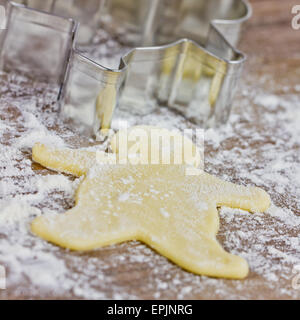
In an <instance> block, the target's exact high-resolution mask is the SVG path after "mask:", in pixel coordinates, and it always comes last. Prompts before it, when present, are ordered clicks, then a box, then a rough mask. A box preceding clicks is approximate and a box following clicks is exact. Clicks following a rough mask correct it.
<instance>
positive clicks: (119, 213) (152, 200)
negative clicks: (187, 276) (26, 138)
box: [32, 144, 270, 279]
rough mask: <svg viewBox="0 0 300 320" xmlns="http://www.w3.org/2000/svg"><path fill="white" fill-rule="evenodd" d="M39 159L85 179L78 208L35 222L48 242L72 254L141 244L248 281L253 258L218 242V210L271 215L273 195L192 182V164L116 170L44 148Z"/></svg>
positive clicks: (101, 157)
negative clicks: (188, 168)
mask: <svg viewBox="0 0 300 320" xmlns="http://www.w3.org/2000/svg"><path fill="white" fill-rule="evenodd" d="M33 159H34V160H35V161H36V162H38V163H40V164H42V165H43V166H45V167H47V168H50V169H53V170H56V171H60V172H66V173H71V174H73V175H76V176H81V175H84V176H85V178H84V179H83V181H82V182H81V184H80V186H79V189H78V191H77V194H76V205H75V207H74V208H72V209H70V210H69V211H67V212H66V213H65V214H56V215H44V216H41V217H38V218H36V219H35V220H34V221H33V223H32V231H33V233H34V234H36V235H38V236H40V237H41V238H43V239H45V240H47V241H50V242H52V243H54V244H57V245H59V246H61V247H64V248H68V249H72V250H92V249H96V248H100V247H103V246H108V245H112V244H117V243H121V242H125V241H130V240H139V241H142V242H144V243H146V244H148V245H149V246H150V247H152V248H153V249H155V250H156V251H157V252H159V253H160V254H162V255H163V256H165V257H167V258H168V259H170V260H171V261H173V262H174V263H176V264H177V265H179V266H181V267H182V268H184V269H185V270H188V271H191V272H193V273H195V274H199V275H206V276H212V277H222V278H230V279H242V278H245V277H246V276H247V274H248V264H247V262H246V260H244V259H243V258H241V257H238V256H235V255H232V254H229V253H227V252H226V251H224V249H223V248H222V247H221V246H220V244H219V243H218V242H217V240H216V234H217V232H218V229H219V217H218V211H217V207H218V206H228V207H232V208H240V209H243V210H247V211H250V212H263V211H265V210H267V209H268V207H269V205H270V197H269V196H268V194H267V193H266V192H265V191H263V190H262V189H259V188H256V187H249V188H247V187H244V186H238V185H235V184H232V183H230V182H225V181H222V180H220V179H218V178H216V177H214V176H211V175H209V174H207V173H204V172H203V173H202V174H200V175H194V176H188V175H186V171H185V169H186V166H185V165H162V164H158V165H151V164H150V165H131V164H127V165H120V164H115V163H114V160H115V155H114V154H109V155H108V154H105V153H97V154H96V153H95V152H91V151H86V150H83V149H82V150H80V149H79V150H71V149H54V148H49V147H46V146H44V145H41V144H36V145H35V146H34V148H33ZM96 159H97V161H96ZM100 163H102V164H100Z"/></svg>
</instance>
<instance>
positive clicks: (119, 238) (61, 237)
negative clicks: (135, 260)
mask: <svg viewBox="0 0 300 320" xmlns="http://www.w3.org/2000/svg"><path fill="white" fill-rule="evenodd" d="M114 218H115V217H109V216H108V217H107V219H103V216H101V215H99V212H96V211H94V212H91V211H89V210H87V209H86V208H82V207H80V206H76V207H74V208H73V209H71V210H69V211H67V212H66V213H64V214H57V215H55V216H53V215H50V216H48V217H47V216H40V217H38V218H36V219H35V220H34V221H33V223H32V225H31V230H32V232H33V233H34V234H36V235H37V236H39V237H41V238H43V239H45V240H47V241H49V242H52V243H54V244H56V245H59V246H61V247H64V248H67V249H70V250H79V251H86V250H92V249H97V248H101V247H104V246H108V245H113V244H117V243H121V242H125V241H130V240H134V239H137V238H138V236H137V234H136V229H132V228H131V227H130V222H129V221H127V222H126V221H125V222H124V220H120V221H119V222H117V223H116V222H115V221H113V220H112V219H114ZM115 219H118V218H115ZM111 226H112V227H111Z"/></svg>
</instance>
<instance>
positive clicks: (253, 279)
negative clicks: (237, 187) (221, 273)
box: [0, 0, 300, 299]
mask: <svg viewBox="0 0 300 320" xmlns="http://www.w3.org/2000/svg"><path fill="white" fill-rule="evenodd" d="M297 2H298V1H292V0H285V1H282V0H252V1H251V3H252V5H253V10H254V13H253V17H252V19H251V20H250V22H249V23H248V26H247V28H246V30H245V33H244V35H243V40H242V42H241V44H240V49H241V50H242V51H244V52H245V53H247V55H248V62H247V66H246V68H245V71H244V75H243V76H244V80H243V81H244V85H243V88H245V86H247V87H248V88H249V87H251V88H252V90H254V92H255V90H256V88H257V90H262V89H263V90H265V91H267V92H269V93H272V94H275V95H281V94H285V95H287V94H296V93H297V91H296V89H295V88H296V86H297V85H298V84H299V81H300V80H299V79H300V30H299V31H295V30H293V29H292V28H291V19H292V15H291V7H292V6H293V5H295V4H297ZM26 85H28V86H30V84H26ZM25 91H26V90H24V92H25ZM243 99H244V98H243V94H242V93H241V92H239V93H238V95H237V99H236V101H235V105H238V104H239V103H240V102H241V101H242V100H243ZM250 103H251V104H252V105H251V110H252V111H251V112H252V114H253V117H252V119H255V117H257V119H259V116H260V115H259V113H260V110H259V106H257V105H255V103H254V102H251V101H250ZM299 107H300V106H299ZM1 110H2V112H1V114H2V117H3V118H5V119H7V121H10V120H11V119H16V118H18V114H17V113H18V111H16V110H15V109H14V108H13V107H12V108H4V109H3V108H2V109H1ZM234 112H235V113H236V114H241V113H242V112H243V109H242V107H238V106H237V107H235V111H234ZM5 113H6V116H5ZM9 114H10V115H12V116H7V115H9ZM274 121H275V122H276V121H279V118H276V116H274ZM244 123H246V121H244ZM299 125H300V124H299ZM247 126H252V127H255V128H256V129H255V130H256V131H257V132H258V133H259V134H261V137H265V138H264V139H265V140H262V141H260V142H259V143H258V142H257V141H252V140H251V139H250V140H249V146H248V147H249V148H252V150H253V151H254V152H253V154H254V153H255V151H256V150H257V155H255V156H253V158H252V159H251V161H253V162H255V161H257V162H258V163H259V161H260V155H259V153H260V152H261V150H262V149H261V148H263V146H264V144H267V143H270V139H273V138H274V139H275V140H276V133H274V136H273V137H271V136H272V134H271V135H264V134H263V132H264V127H263V124H262V123H261V122H259V120H257V123H256V122H253V121H252V122H251V123H249V124H245V128H247ZM274 126H276V124H275V123H274ZM274 132H275V131H274ZM10 138H11V137H6V139H7V140H6V142H5V143H6V144H9V143H10V142H9V141H11V140H10ZM278 138H280V137H278ZM236 143H243V136H242V134H240V135H239V133H237V136H236V138H233V139H229V140H228V141H226V143H224V144H222V146H220V150H218V149H216V148H214V147H211V146H208V147H207V148H206V150H205V152H206V157H207V159H208V160H207V169H208V171H210V172H213V173H215V174H217V175H219V176H224V177H231V178H232V180H233V181H235V182H242V183H244V182H247V180H245V179H243V178H242V177H241V176H240V175H239V166H238V165H236V166H235V165H234V166H232V164H224V165H219V166H215V167H214V166H213V165H212V163H213V162H210V160H209V159H212V158H213V157H215V158H217V157H218V156H219V154H220V152H221V151H224V150H229V151H230V150H232V148H233V146H234V144H236ZM230 152H231V151H230ZM295 155H297V156H298V158H299V156H300V150H299V148H295ZM24 156H25V157H27V158H28V159H29V160H30V161H31V155H30V153H27V154H26V153H24ZM32 166H33V169H34V170H35V172H36V173H37V174H49V171H48V170H46V169H43V168H41V167H39V166H38V165H36V164H32ZM249 183H251V181H249ZM254 183H255V182H254ZM267 191H268V192H269V193H270V194H271V197H272V199H273V201H274V202H275V204H276V205H278V206H281V207H286V208H289V209H292V211H293V212H294V214H295V215H299V214H300V207H299V199H294V200H293V197H292V196H290V197H286V196H285V195H284V194H283V195H278V194H276V192H273V191H272V190H271V188H269V189H268V190H267ZM51 201H55V197H52V198H51ZM70 206H72V199H67V200H66V203H64V204H62V207H64V208H65V209H67V208H68V207H70ZM260 217H261V216H260ZM239 219H240V220H239V221H235V222H234V223H233V224H232V225H231V223H230V222H228V221H227V220H226V219H225V220H223V219H221V225H222V227H221V230H220V233H219V236H218V238H219V240H220V242H221V243H223V245H225V247H226V241H225V240H226V238H227V235H228V233H230V232H234V231H236V229H237V223H241V224H245V228H247V223H246V219H247V218H246V217H242V218H239ZM261 219H262V220H261V221H263V223H259V224H257V226H256V227H257V230H255V229H253V230H252V231H253V234H255V232H262V233H263V232H264V229H267V228H274V230H275V229H276V232H279V233H284V234H285V236H286V237H290V236H292V235H293V236H294V237H299V231H300V229H299V228H297V227H296V228H292V229H289V230H287V229H286V228H283V227H281V226H280V224H279V222H274V221H273V220H272V218H270V217H268V216H267V217H265V218H261ZM252 227H253V225H252ZM245 230H246V229H245ZM245 230H244V232H245ZM274 232H275V231H274ZM274 241H275V240H274ZM252 245H253V243H251V241H250V242H247V241H244V242H243V246H242V247H241V248H239V249H238V250H237V251H236V252H238V253H242V252H244V251H247V250H249V251H250V250H251V246H252ZM226 249H228V250H230V249H231V246H228V247H226ZM281 249H282V250H283V251H284V250H285V247H284V245H283V247H282V248H281ZM46 251H47V253H48V254H49V253H50V254H54V255H55V256H56V257H58V258H59V259H62V260H63V261H64V262H65V264H66V265H67V268H68V270H69V271H70V273H71V274H72V276H71V278H72V281H73V282H74V283H75V282H76V280H75V279H76V277H77V278H78V279H79V280H78V283H79V282H80V286H79V287H78V286H77V287H76V290H74V288H72V282H70V281H71V280H68V283H71V285H70V286H66V288H65V289H62V290H61V291H60V290H59V289H56V288H55V289H53V288H51V289H49V288H39V289H36V287H35V286H34V285H33V284H31V283H28V281H27V280H26V279H25V280H23V281H21V282H20V283H12V284H11V285H9V286H8V287H7V289H6V290H2V291H1V290H0V298H1V299H7V298H9V299H14V298H17V299H22V298H25V299H28V298H29V299H30V298H33V299H39V298H55V299H63V298H67V299H72V298H81V297H82V295H81V294H80V290H82V291H84V290H88V291H89V292H92V293H91V295H90V296H88V297H96V298H139V299H155V298H162V299H181V298H183V299H227V298H229V299H230V298H232V299H238V298H244V299H280V298H282V299H291V298H292V299H299V298H300V290H298V292H296V291H292V289H291V279H292V277H293V274H292V265H289V266H286V267H285V268H286V269H285V270H288V271H285V277H284V278H281V277H280V263H281V262H279V261H278V259H277V260H276V259H274V261H273V262H274V264H278V266H279V269H278V270H277V271H276V276H277V277H278V279H279V280H278V284H277V285H274V284H273V285H270V284H269V283H267V282H268V281H267V280H266V278H264V277H263V276H262V275H261V274H258V273H257V272H255V271H253V270H252V269H251V272H250V274H249V277H248V278H247V279H246V280H244V281H230V280H222V279H221V280H217V279H208V278H206V277H199V276H196V275H192V274H189V273H187V272H185V271H183V270H181V269H180V268H179V267H177V266H175V265H173V264H172V263H171V262H168V261H166V259H164V258H163V257H160V256H159V255H158V254H156V253H154V252H153V251H152V250H151V249H149V248H147V247H146V246H144V245H143V244H140V243H138V242H132V243H126V244H122V245H117V246H112V247H108V248H104V249H100V250H96V251H93V252H91V253H75V252H66V251H65V250H62V249H59V248H55V249H52V248H51V245H50V244H49V245H47V247H46ZM262 254H265V253H262ZM295 254H296V255H300V252H299V251H298V252H297V251H295ZM270 259H272V258H270ZM0 262H1V260H0ZM2 263H3V264H5V262H4V261H2ZM250 268H251V265H250ZM254 269H255V268H254ZM288 272H290V277H289V276H288ZM98 276H99V277H98ZM97 277H98V278H97ZM92 284H93V285H92ZM83 297H86V296H84V295H83Z"/></svg>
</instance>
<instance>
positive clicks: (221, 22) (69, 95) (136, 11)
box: [0, 0, 251, 134]
mask: <svg viewBox="0 0 300 320" xmlns="http://www.w3.org/2000/svg"><path fill="white" fill-rule="evenodd" d="M18 2H19V3H16V2H12V1H7V0H0V4H1V5H5V7H6V16H7V22H6V30H4V31H3V32H1V34H0V53H1V56H0V61H1V67H2V69H4V70H12V69H13V70H17V71H21V72H24V73H26V74H27V75H28V74H29V75H32V76H33V77H35V78H40V79H43V80H46V81H48V82H51V83H54V84H57V85H58V86H59V95H58V98H57V99H58V102H59V104H60V105H61V112H62V114H63V116H64V117H66V118H68V119H70V120H71V122H72V123H75V124H76V125H78V128H83V129H84V130H86V129H87V130H88V131H89V132H90V133H92V134H97V133H98V132H99V130H101V129H108V128H110V125H111V121H112V117H113V113H114V110H115V107H116V105H117V104H119V105H121V106H127V107H129V108H130V110H132V112H138V113H139V114H145V113H149V112H151V111H153V110H154V109H155V108H157V107H158V106H167V107H169V108H172V109H175V110H176V111H177V112H179V113H181V114H182V115H184V116H185V117H186V118H187V119H190V120H191V121H193V122H195V123H197V124H199V125H201V126H203V127H209V126H218V125H220V124H222V123H225V122H226V121H227V120H228V117H229V113H230V109H231V105H232V101H233V97H234V93H235V89H236V86H237V82H238V80H239V78H240V72H241V69H242V66H243V64H244V62H245V56H244V54H242V53H241V52H239V51H238V50H237V49H235V46H236V45H237V43H238V40H239V37H240V32H241V27H242V24H243V23H244V22H245V21H246V20H247V19H248V18H249V17H250V16H251V7H250V5H249V4H248V2H247V1H246V0H209V1H207V0H126V1H124V0H84V1H83V0H67V1H66V0H22V1H18ZM79 23H80V25H79ZM99 28H101V29H102V30H106V31H107V32H108V33H109V34H110V35H111V37H115V38H116V37H117V38H118V39H119V41H120V42H122V43H123V44H125V45H126V46H130V47H132V48H133V49H132V50H131V51H130V52H129V53H128V54H126V55H125V56H123V57H122V58H121V59H120V65H119V67H118V68H116V69H111V68H107V67H105V66H103V65H101V64H100V63H99V62H98V61H97V60H96V59H94V58H92V57H90V56H88V55H87V54H84V53H83V52H82V50H81V47H80V45H81V44H82V43H85V42H89V41H90V40H91V39H92V37H93V34H94V33H95V32H96V30H97V29H99Z"/></svg>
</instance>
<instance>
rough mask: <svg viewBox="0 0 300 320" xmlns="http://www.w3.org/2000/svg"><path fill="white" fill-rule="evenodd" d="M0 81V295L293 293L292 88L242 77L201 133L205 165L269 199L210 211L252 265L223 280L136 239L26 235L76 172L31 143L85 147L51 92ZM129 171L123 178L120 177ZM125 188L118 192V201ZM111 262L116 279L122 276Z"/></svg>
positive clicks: (297, 171) (168, 116)
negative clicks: (78, 244) (77, 248)
mask: <svg viewBox="0 0 300 320" xmlns="http://www.w3.org/2000/svg"><path fill="white" fill-rule="evenodd" d="M113 45H114V44H111V46H113ZM104 47H105V46H102V47H101V50H102V51H103V50H104V49H103V48H104ZM86 50H88V48H86ZM102 51H101V52H99V51H97V49H96V46H94V47H92V48H91V51H90V53H91V54H94V55H99V56H103V54H104V55H106V53H107V52H104V53H103V52H102ZM116 51H117V50H116ZM105 59H108V58H107V57H106V56H105ZM0 83H1V86H0V88H1V89H0V90H1V98H0V110H1V112H0V176H1V180H0V238H1V242H0V264H1V265H3V266H5V268H6V269H7V276H8V279H7V287H8V289H7V290H6V291H0V298H4V297H7V295H9V296H10V297H21V298H34V297H35V298H43V297H44V298H46V297H55V298H60V297H64V298H84V299H135V298H140V297H144V298H155V299H159V298H161V297H162V296H163V297H164V298H169V299H188V298H194V297H198V298H200V297H206V298H225V299H247V298H257V299H260V298H263V297H264V295H263V294H264V293H263V291H264V292H267V293H269V294H272V295H273V297H274V298H295V299H299V298H300V291H299V290H295V289H293V288H292V280H293V277H294V276H295V273H293V270H296V269H295V268H296V267H297V266H299V265H300V243H299V232H300V203H299V199H300V183H299V181H300V141H299V140H300V139H299V137H300V126H299V123H300V109H299V103H300V99H299V95H298V94H297V93H296V94H293V93H288V92H284V93H281V94H278V93H276V92H275V91H274V92H273V91H272V92H271V90H270V91H266V90H264V89H260V88H259V86H257V85H256V86H253V85H252V83H253V82H252V83H251V81H248V82H245V83H243V84H242V86H241V89H240V93H239V95H238V98H237V99H236V101H235V103H234V108H233V112H232V115H231V117H230V121H229V123H228V124H227V125H225V126H223V127H221V128H218V129H209V130H207V131H206V132H205V170H206V171H207V172H209V173H212V174H215V175H217V176H219V177H220V178H223V179H225V180H228V181H232V182H236V183H240V184H244V185H256V186H258V187H261V188H263V189H264V190H266V191H267V192H268V193H269V194H270V196H271V198H272V201H273V204H272V207H271V208H270V209H269V210H268V211H267V212H265V213H253V214H250V213H248V212H244V211H242V210H233V209H229V208H221V209H220V217H221V230H220V232H219V235H218V239H219V241H221V243H222V245H223V246H224V248H225V249H226V250H227V251H229V252H231V253H233V254H237V255H240V256H242V257H244V258H245V259H247V261H248V262H249V266H250V270H251V273H250V275H249V277H248V278H247V279H245V280H244V281H228V280H222V279H213V278H207V277H200V276H196V275H193V274H191V273H188V272H185V271H183V270H181V269H180V268H179V267H177V266H175V265H173V264H172V263H170V262H169V261H168V260H167V259H165V258H164V257H162V256H160V255H158V254H157V253H155V252H154V251H152V250H151V249H149V248H148V247H146V246H145V245H143V244H141V243H139V242H130V243H124V244H121V245H118V246H112V247H108V248H103V249H100V250H96V251H93V252H91V253H80V252H79V253H74V252H69V251H67V250H64V249H61V248H58V247H56V246H54V245H51V244H49V243H46V242H45V241H42V240H41V239H39V238H37V237H35V236H34V235H32V234H31V232H30V229H29V226H30V222H31V221H32V220H33V219H34V217H36V216H39V215H42V214H48V215H51V214H56V213H63V212H64V211H66V210H67V209H69V208H71V207H72V206H73V205H74V196H75V191H76V189H77V187H78V184H79V183H80V181H81V180H80V179H75V180H74V178H73V177H70V176H68V175H62V174H58V173H54V172H51V171H50V170H47V169H45V168H42V167H39V166H37V165H36V164H34V163H33V162H32V160H31V147H32V146H33V144H34V143H35V142H37V141H38V142H42V143H45V144H47V145H51V146H56V147H58V146H59V147H63V146H70V147H78V146H85V147H86V146H87V143H86V142H87V141H89V140H88V139H86V138H84V137H78V136H77V135H76V132H74V131H72V130H71V129H68V128H67V127H66V125H65V124H64V123H63V122H62V121H61V120H60V118H59V117H58V113H59V110H58V107H57V105H56V104H55V98H56V95H57V91H56V89H55V88H53V87H51V86H49V85H47V84H43V83H32V82H31V81H30V80H29V79H26V78H25V77H22V76H19V75H15V74H6V73H2V74H1V75H0ZM293 89H295V88H293ZM124 119H126V120H128V122H129V125H136V124H147V125H156V126H160V127H165V128H167V129H178V130H181V131H182V130H184V129H186V127H189V128H196V127H195V126H194V125H193V124H191V123H188V122H187V121H185V120H184V119H183V118H182V117H181V116H180V115H178V114H174V113H173V112H172V111H170V110H169V109H167V108H161V109H160V110H159V111H158V112H155V113H154V114H148V115H145V116H138V115H133V114H131V112H130V110H126V109H124V108H122V109H119V110H117V112H116V114H115V118H114V123H113V128H115V129H116V128H117V123H118V122H120V120H124ZM94 148H96V149H97V148H98V147H97V146H96V147H94ZM101 148H102V149H103V147H100V148H99V149H101ZM132 179H133V178H132V177H127V178H126V179H125V180H124V183H128V184H130V182H131V180H132ZM149 192H152V193H153V194H155V192H156V190H155V189H153V190H152V189H151V188H150V190H149ZM129 196H130V195H128V194H122V195H120V199H119V200H120V201H127V200H128V198H129ZM199 205H202V206H203V205H204V206H205V205H206V204H199ZM161 213H162V215H163V217H164V218H167V217H168V216H169V215H171V214H172V213H171V212H166V211H164V210H163V209H162V212H161ZM165 220H167V219H165ZM120 270H122V272H123V273H124V274H126V278H122V277H120ZM145 270H146V271H147V277H145V273H144V272H145ZM124 279H125V280H124ZM134 283H137V284H138V288H137V287H136V286H134V285H133V284H134ZM262 283H263V286H264V290H260V288H261V286H262Z"/></svg>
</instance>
